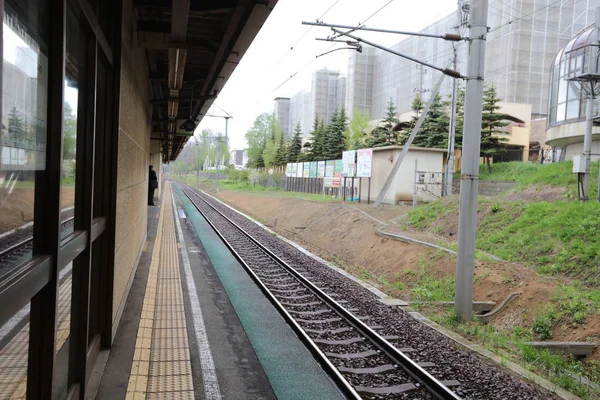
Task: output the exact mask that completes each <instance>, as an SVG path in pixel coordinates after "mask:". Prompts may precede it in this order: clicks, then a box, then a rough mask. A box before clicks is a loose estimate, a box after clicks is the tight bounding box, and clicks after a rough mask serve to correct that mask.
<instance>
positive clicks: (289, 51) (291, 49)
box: [271, 0, 341, 70]
mask: <svg viewBox="0 0 600 400" xmlns="http://www.w3.org/2000/svg"><path fill="white" fill-rule="evenodd" d="M340 1H341V0H336V1H335V2H334V3H333V4H332V5H331V6H330V7H329V8H328V9H327V10H325V12H324V13H323V14H321V16H320V17H319V18H317V20H321V19H323V17H324V16H325V15H327V13H328V12H329V11H331V9H332V8H333V7H335V6H336V5H337V4H338V3H339V2H340ZM312 28H314V26H309V27H308V29H307V30H306V31H304V33H303V34H302V35H301V36H300V37H299V38H298V40H296V42H295V43H294V44H293V45H292V46H291V47H290V48H289V50H288V51H286V52H285V53H284V54H283V55H282V56H281V58H280V59H279V60H277V62H276V63H275V64H273V66H272V67H271V70H273V69H274V68H275V67H276V66H277V65H279V63H280V62H281V61H282V60H283V59H284V58H285V57H286V56H287V55H288V54H290V53H291V52H292V51H293V50H294V49H295V48H296V46H297V45H298V43H300V42H301V41H302V39H304V38H305V37H306V35H308V33H309V32H310V31H311V30H312Z"/></svg>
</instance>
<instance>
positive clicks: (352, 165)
mask: <svg viewBox="0 0 600 400" xmlns="http://www.w3.org/2000/svg"><path fill="white" fill-rule="evenodd" d="M355 173H356V150H349V151H344V152H343V153H342V176H347V177H353V176H354V175H355Z"/></svg>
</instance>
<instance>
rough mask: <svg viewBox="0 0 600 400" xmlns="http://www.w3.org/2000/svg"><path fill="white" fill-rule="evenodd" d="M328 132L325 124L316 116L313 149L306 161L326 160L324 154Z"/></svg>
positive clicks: (312, 136)
mask: <svg viewBox="0 0 600 400" xmlns="http://www.w3.org/2000/svg"><path fill="white" fill-rule="evenodd" d="M326 130H327V127H326V126H325V122H324V121H323V120H322V119H319V116H318V115H315V119H314V121H313V130H312V132H311V139H312V140H311V148H310V153H309V155H307V158H308V159H307V160H306V161H321V160H324V159H325V158H324V155H323V152H324V149H325V136H326Z"/></svg>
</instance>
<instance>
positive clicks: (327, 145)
mask: <svg viewBox="0 0 600 400" xmlns="http://www.w3.org/2000/svg"><path fill="white" fill-rule="evenodd" d="M346 129H348V114H346V110H345V109H344V107H343V106H342V108H341V109H340V110H336V111H335V112H334V113H333V117H332V119H331V124H329V125H328V126H327V129H326V130H325V139H324V148H323V154H322V155H323V157H324V159H326V160H337V159H340V158H341V157H342V152H343V151H344V148H345V138H344V132H345V131H346Z"/></svg>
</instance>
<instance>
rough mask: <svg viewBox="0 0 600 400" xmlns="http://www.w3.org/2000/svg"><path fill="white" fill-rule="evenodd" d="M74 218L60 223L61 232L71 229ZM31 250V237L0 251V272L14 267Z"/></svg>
mask: <svg viewBox="0 0 600 400" xmlns="http://www.w3.org/2000/svg"><path fill="white" fill-rule="evenodd" d="M73 221H74V217H70V218H67V219H65V220H64V221H63V222H62V230H63V231H65V230H67V229H70V228H72V227H73ZM32 250H33V236H29V237H27V238H25V239H23V240H19V241H17V242H16V243H12V244H10V245H9V246H7V247H6V248H4V249H2V250H0V271H1V270H2V269H4V268H6V267H7V266H10V265H14V264H15V262H16V261H18V260H20V259H21V258H23V257H24V256H26V255H27V254H29V253H31V251H32Z"/></svg>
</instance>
